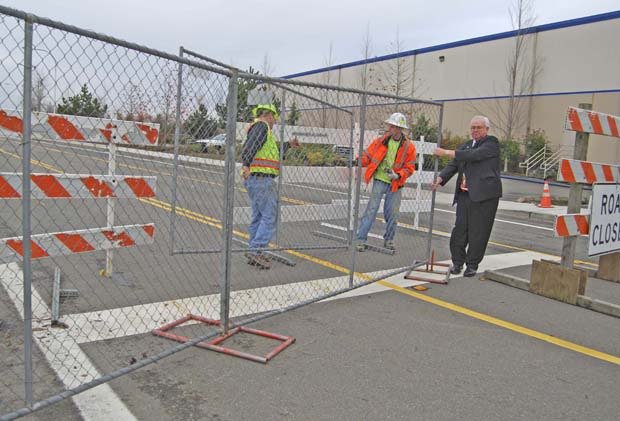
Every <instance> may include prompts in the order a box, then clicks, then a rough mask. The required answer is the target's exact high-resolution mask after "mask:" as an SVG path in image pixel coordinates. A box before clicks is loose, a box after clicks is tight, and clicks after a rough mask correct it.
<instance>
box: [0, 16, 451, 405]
mask: <svg viewBox="0 0 620 421" xmlns="http://www.w3.org/2000/svg"><path fill="white" fill-rule="evenodd" d="M1 10H2V11H3V13H4V14H0V19H1V20H0V53H1V54H2V58H3V59H2V62H1V63H0V82H1V85H0V94H1V95H2V97H1V98H0V100H1V102H0V141H1V143H2V145H0V172H2V179H1V180H0V182H1V183H2V184H1V185H0V194H1V197H0V200H2V201H3V206H2V211H0V217H1V221H2V226H1V231H0V232H1V234H2V247H3V249H2V251H1V252H0V258H1V259H2V262H0V278H1V279H0V282H1V283H2V288H0V301H1V302H2V306H1V307H0V322H1V324H0V335H1V337H2V339H3V340H2V345H0V357H2V358H3V359H4V361H7V362H8V364H7V367H8V370H6V374H4V373H3V379H2V384H3V386H4V387H2V388H0V389H1V391H0V399H1V403H0V413H7V412H8V411H11V410H14V409H16V408H19V407H22V406H24V392H23V391H24V382H25V381H26V377H25V372H26V371H27V370H25V367H24V364H25V363H26V361H27V360H28V358H30V356H29V355H27V353H25V350H24V345H23V344H24V333H23V332H24V329H23V324H24V323H23V320H24V317H25V318H26V319H29V318H30V317H29V315H28V314H25V315H24V310H23V309H24V293H23V291H24V276H23V274H22V272H23V271H22V267H23V266H22V265H23V263H22V261H23V258H22V256H23V251H24V250H23V244H21V243H20V241H21V235H22V227H23V223H24V221H22V209H23V204H24V200H23V199H22V196H21V186H22V182H23V174H22V164H23V162H22V158H23V156H24V155H23V148H28V150H29V152H30V154H31V160H30V164H31V172H30V174H27V175H26V176H27V177H29V179H30V180H31V182H32V189H31V196H30V198H31V210H30V218H31V234H32V242H31V247H32V251H31V256H32V260H31V266H32V276H31V278H32V279H31V281H32V295H31V296H32V315H31V318H32V327H33V335H32V337H33V349H32V357H31V358H32V360H33V369H32V378H33V390H34V394H33V396H32V399H34V401H41V400H42V399H45V398H48V397H50V396H51V395H55V394H58V393H60V392H62V391H65V390H73V391H80V390H82V389H85V388H86V387H89V386H90V385H93V384H94V383H92V382H93V381H96V380H101V379H103V380H107V379H111V378H114V377H117V376H118V375H121V374H123V373H126V372H127V371H128V370H127V369H128V367H131V366H132V365H133V366H135V367H137V366H142V365H145V364H148V363H150V362H153V361H156V360H157V359H159V358H163V357H164V356H166V355H169V354H171V353H173V352H176V351H178V350H180V349H181V348H180V347H179V345H178V344H175V343H174V342H171V341H169V340H167V339H164V338H159V337H157V338H156V337H151V332H152V331H153V330H154V329H156V328H159V327H161V326H162V325H165V324H167V323H170V322H173V321H175V320H178V319H180V318H182V317H183V316H185V315H187V314H193V315H198V316H201V317H206V318H209V319H215V320H218V319H220V318H223V319H224V320H227V319H228V318H229V317H230V318H231V320H232V321H233V323H232V324H231V325H233V324H241V323H246V322H248V321H251V320H255V319H257V318H260V317H265V316H266V315H268V314H269V313H270V312H272V311H278V312H281V311H284V310H286V309H290V308H295V307H297V306H300V305H304V304H306V303H309V302H312V301H316V300H319V299H321V298H325V297H328V296H331V295H333V294H335V293H339V292H343V291H346V290H349V289H351V288H353V287H356V286H359V285H361V284H364V283H368V282H371V281H374V280H377V279H380V278H382V277H385V276H386V274H388V273H394V272H395V271H399V270H401V271H404V270H406V268H409V267H411V266H412V265H416V264H419V263H420V262H422V261H424V260H425V259H426V258H427V257H428V250H429V247H430V240H429V238H430V237H429V233H428V227H429V221H428V219H429V215H430V213H431V200H432V195H431V192H430V190H429V189H428V182H429V181H430V179H431V177H432V170H433V162H434V161H432V160H431V159H429V157H428V156H427V157H426V160H424V159H423V156H424V154H428V153H429V151H430V149H427V148H426V146H425V145H424V143H423V142H421V140H422V139H421V137H423V138H424V142H426V143H433V142H436V141H437V135H438V133H439V131H440V110H441V108H440V106H439V105H437V104H434V103H426V102H420V101H415V100H413V99H406V98H395V97H388V96H381V95H378V94H370V93H365V92H361V91H353V90H346V89H341V88H335V87H326V86H319V85H313V84H304V83H299V82H292V81H285V80H280V79H270V78H265V77H261V76H259V75H254V74H248V73H243V72H241V73H239V72H238V71H237V70H235V69H232V68H230V69H218V68H215V67H210V66H208V65H204V64H202V63H200V62H198V61H193V60H197V58H196V57H191V55H189V57H190V58H191V60H190V59H188V58H187V57H188V55H184V54H181V56H180V57H175V56H173V55H170V54H165V53H160V52H156V51H154V50H150V49H148V48H145V47H139V46H136V45H131V44H128V43H124V42H122V41H118V40H113V39H111V38H107V37H105V36H102V35H97V34H92V33H88V32H87V31H82V30H78V29H76V28H69V27H63V25H61V24H57V23H50V22H49V21H45V20H41V19H38V20H37V22H39V23H35V24H34V26H33V30H34V32H33V34H34V35H33V42H32V50H31V51H32V61H33V63H32V72H31V75H32V93H31V95H30V96H31V107H30V108H31V119H32V124H31V128H32V135H31V142H30V143H26V144H25V145H24V144H23V140H24V139H23V134H24V130H23V129H24V127H23V121H24V115H23V114H24V113H23V110H22V108H23V102H24V100H25V96H24V94H23V92H24V88H23V86H24V84H23V80H24V70H23V69H24V48H28V46H26V47H24V33H25V32H24V27H25V26H27V24H26V23H25V22H24V20H23V18H24V17H25V16H22V15H19V14H15V13H13V14H15V16H19V17H13V16H11V14H12V12H11V11H10V10H8V9H5V8H2V9H1ZM237 75H238V76H237ZM231 87H232V88H234V90H233V89H231ZM229 91H230V92H229ZM234 92H236V93H237V94H236V95H234ZM235 96H236V97H235ZM265 98H267V99H266V100H265ZM264 102H268V103H270V104H272V105H274V106H275V107H276V108H277V110H278V112H279V114H280V116H279V121H278V122H277V124H275V125H274V126H273V127H272V128H271V134H273V136H274V140H276V141H277V143H276V145H277V146H275V147H276V148H277V155H278V157H282V159H281V160H279V161H280V163H279V164H278V165H277V171H278V175H279V176H278V177H263V180H269V181H270V185H271V186H272V188H273V191H274V192H275V194H274V198H275V206H274V207H273V209H272V211H271V212H272V216H273V226H272V231H273V232H272V233H271V234H270V236H269V238H268V240H269V241H268V243H267V244H266V245H265V246H262V247H258V248H257V247H252V244H251V240H252V238H253V236H254V234H253V232H254V231H255V230H256V227H252V220H253V219H254V217H255V216H256V215H255V214H253V213H255V212H256V211H255V207H256V202H257V201H260V200H261V197H251V194H250V190H251V189H252V188H253V187H252V186H250V185H249V184H248V180H247V179H245V178H244V177H242V175H241V173H242V171H243V168H242V167H243V166H244V164H245V163H246V162H245V161H244V160H245V159H246V158H247V156H246V155H245V154H244V153H245V152H244V151H246V146H247V142H248V136H249V134H248V133H249V131H250V128H251V127H252V124H253V122H254V115H253V113H252V110H253V108H254V106H255V105H256V104H257V103H264ZM394 112H400V113H403V114H405V116H406V117H407V121H408V122H409V124H410V125H412V126H413V127H412V129H411V130H410V131H408V133H409V135H410V137H411V139H412V140H413V141H414V142H415V146H416V149H417V152H418V156H417V158H416V159H417V162H418V164H417V165H418V169H417V171H416V173H415V174H414V175H413V176H412V177H410V178H409V179H408V182H407V183H406V184H405V186H404V187H403V188H402V189H401V197H402V199H401V204H400V216H399V225H398V228H397V234H396V238H395V241H394V247H395V249H396V250H395V251H394V250H391V249H390V248H389V247H387V248H386V244H385V243H384V240H383V234H384V232H385V230H386V225H385V221H384V219H383V217H382V213H379V216H378V217H377V219H376V220H375V221H374V223H373V227H372V230H371V231H370V234H369V238H368V240H367V244H368V245H369V246H370V247H369V248H368V249H366V251H364V252H363V253H364V254H362V253H361V252H358V251H357V248H356V245H357V240H356V236H357V231H358V226H359V223H360V219H361V218H362V215H363V214H364V211H365V208H366V206H367V205H368V202H369V199H370V196H371V187H370V186H367V185H366V183H365V182H364V181H363V180H361V179H360V175H361V176H362V177H363V175H364V172H365V170H366V169H365V168H362V166H361V162H360V160H359V155H360V153H361V152H362V151H363V150H364V149H365V148H367V147H368V145H369V144H370V142H371V141H372V140H373V139H375V138H377V137H379V136H381V135H383V134H384V131H385V123H384V121H385V120H386V119H387V118H388V117H389V116H390V115H391V114H392V113H394ZM230 116H232V117H230ZM360 140H361V144H360ZM255 152H256V151H255ZM227 168H229V169H230V168H235V169H234V177H232V172H229V173H227ZM423 170H424V171H423ZM233 179H234V181H233ZM370 185H372V182H371V183H370ZM227 201H228V202H227ZM254 253H258V255H261V256H263V257H264V258H265V259H264V260H263V261H262V262H263V263H264V262H266V264H264V265H263V266H261V265H260V264H256V263H257V262H256V259H255V256H256V255H255V254H254ZM261 267H262V268H263V269H261ZM265 268H268V269H265ZM229 294H230V295H229ZM228 327H229V326H223V327H214V326H206V325H204V324H199V325H192V326H182V327H177V328H175V329H176V332H179V333H180V334H182V335H186V336H188V337H189V338H191V339H192V341H194V343H195V342H197V341H198V340H199V339H198V338H200V337H207V336H215V335H216V334H217V333H218V332H219V331H221V330H222V329H224V330H226V329H227V328H228ZM146 337H148V338H149V340H148V341H147V342H148V344H149V347H148V349H140V348H138V347H137V346H136V344H137V343H143V342H144V341H143V339H144V338H146ZM141 341H142V342H141ZM24 355H26V356H25V357H24ZM63 396H67V395H63ZM47 402H48V403H49V402H51V401H47ZM44 405H46V404H44ZM13 415H14V413H13Z"/></svg>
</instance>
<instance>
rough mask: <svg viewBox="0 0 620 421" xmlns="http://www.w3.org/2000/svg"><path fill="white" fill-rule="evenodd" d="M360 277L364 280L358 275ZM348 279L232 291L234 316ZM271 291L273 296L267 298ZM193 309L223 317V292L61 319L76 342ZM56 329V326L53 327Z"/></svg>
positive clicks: (492, 259) (498, 263)
mask: <svg viewBox="0 0 620 421" xmlns="http://www.w3.org/2000/svg"><path fill="white" fill-rule="evenodd" d="M546 257H548V256H546V255H543V254H539V253H535V252H518V253H504V254H496V255H490V256H486V257H485V259H484V261H483V262H482V264H481V266H480V270H481V271H483V270H486V269H501V268H506V267H511V266H521V265H525V264H530V263H531V262H532V260H533V259H540V258H546ZM394 270H397V268H395V269H389V270H383V271H377V272H370V273H367V275H368V276H371V277H378V276H381V275H384V274H386V273H389V272H393V271H394ZM424 276H427V277H429V278H434V279H442V278H443V276H442V275H438V274H427V275H424ZM387 280H388V281H389V282H391V283H394V284H397V285H400V286H412V285H420V284H424V283H425V282H420V281H412V280H406V279H404V277H403V274H399V275H395V276H392V277H390V278H387ZM356 282H359V280H356ZM348 285H349V277H348V276H347V275H344V276H337V277H333V278H325V279H315V280H311V281H305V282H296V283H290V284H284V285H275V286H269V287H261V288H253V289H247V290H241V291H233V292H231V304H230V311H231V317H241V316H245V315H250V314H257V313H262V312H268V311H272V310H277V309H282V308H286V307H288V306H291V305H293V304H296V303H298V302H299V297H300V296H301V295H303V296H304V297H306V299H310V298H312V297H318V296H322V295H327V294H330V293H332V292H335V291H337V290H340V289H344V288H346V287H348ZM387 290H389V289H388V288H385V287H383V286H381V285H378V284H376V283H375V284H370V285H367V286H365V287H362V288H358V289H356V290H354V291H350V292H348V293H344V294H340V295H338V296H336V297H333V298H329V299H328V300H334V299H341V298H347V297H353V296H358V295H365V294H373V293H376V292H381V291H387ZM266 297H269V299H268V300H267V299H265V298H266ZM188 313H192V314H199V315H201V316H204V317H207V318H212V319H219V294H211V295H203V296H196V297H189V298H182V299H178V300H169V301H161V302H157V303H149V304H140V305H135V306H128V307H121V308H115V309H110V310H100V311H93V312H88V313H77V314H69V315H65V316H64V317H63V318H62V321H63V322H64V323H66V324H67V325H68V326H69V327H68V329H66V330H65V331H64V332H66V335H69V336H71V338H72V340H74V341H75V342H76V343H78V344H81V343H88V342H93V341H100V340H107V339H116V338H122V337H125V336H130V335H138V334H144V333H149V332H151V331H152V330H153V329H155V328H158V327H160V326H162V325H164V324H165V323H168V322H170V321H172V320H177V319H180V318H181V317H183V316H185V315H187V314H188ZM50 332H51V333H53V334H55V332H56V331H55V330H51V331H50Z"/></svg>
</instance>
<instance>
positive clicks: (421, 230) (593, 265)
mask: <svg viewBox="0 0 620 421" xmlns="http://www.w3.org/2000/svg"><path fill="white" fill-rule="evenodd" d="M377 220H379V221H383V219H381V218H377ZM398 225H399V226H403V227H405V228H409V229H412V230H416V231H420V232H428V228H424V227H421V228H415V227H414V226H413V225H410V224H407V223H404V222H399V223H398ZM433 234H436V235H440V236H443V237H448V238H450V235H451V233H449V232H445V231H440V230H438V229H433ZM489 244H493V245H494V246H498V247H502V248H505V249H508V250H514V251H527V252H534V253H539V254H544V255H545V256H549V257H554V258H556V259H559V258H560V256H556V255H555V254H551V253H547V252H544V251H536V250H530V249H526V248H523V247H517V246H511V245H508V244H504V243H498V242H495V241H489ZM575 263H578V264H580V265H587V266H592V267H595V268H597V267H598V265H597V264H596V263H592V262H587V261H585V260H578V259H575Z"/></svg>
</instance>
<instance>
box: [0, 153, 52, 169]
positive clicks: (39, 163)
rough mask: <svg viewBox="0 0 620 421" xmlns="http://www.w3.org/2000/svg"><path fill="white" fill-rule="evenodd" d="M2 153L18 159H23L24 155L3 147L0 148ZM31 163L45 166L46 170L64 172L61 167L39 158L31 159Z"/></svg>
mask: <svg viewBox="0 0 620 421" xmlns="http://www.w3.org/2000/svg"><path fill="white" fill-rule="evenodd" d="M0 153H3V154H5V155H8V156H12V157H13V158H17V159H19V160H20V161H21V159H22V157H21V156H20V155H17V154H14V153H11V152H8V151H5V150H4V149H2V148H0ZM30 163H31V164H32V165H36V166H39V167H42V168H45V169H46V170H50V171H54V172H58V173H62V172H63V171H62V170H60V169H58V168H56V167H54V166H52V165H49V164H46V163H45V162H42V161H39V160H37V159H31V160H30Z"/></svg>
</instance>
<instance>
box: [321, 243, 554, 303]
mask: <svg viewBox="0 0 620 421" xmlns="http://www.w3.org/2000/svg"><path fill="white" fill-rule="evenodd" d="M548 258H549V256H548V255H546V254H541V253H536V252H530V251H522V252H516V253H500V254H491V255H486V256H484V259H483V260H482V262H481V263H480V266H479V267H478V273H483V272H484V271H485V270H499V269H506V268H509V267H514V266H523V265H530V264H532V260H535V259H548ZM439 263H451V262H450V260H444V261H442V262H439ZM443 269H447V268H442V269H440V270H443ZM412 275H420V276H423V277H425V278H430V279H436V280H441V279H445V275H440V274H436V273H421V272H413V273H412ZM460 276H461V275H456V276H455V275H452V278H458V277H460ZM384 280H385V281H386V282H389V283H391V284H394V285H398V286H400V287H403V288H406V287H409V286H411V285H420V284H425V283H426V282H419V281H411V280H407V279H405V278H404V276H403V275H402V274H400V275H394V276H391V277H389V278H386V279H384ZM383 291H392V288H388V287H385V286H383V285H381V284H379V283H374V284H370V285H366V286H365V287H362V288H358V289H355V290H352V291H349V292H345V293H344V294H340V295H338V296H337V297H332V298H328V299H327V300H325V301H328V300H334V299H340V298H348V297H356V296H359V295H368V294H375V293H377V292H383Z"/></svg>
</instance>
